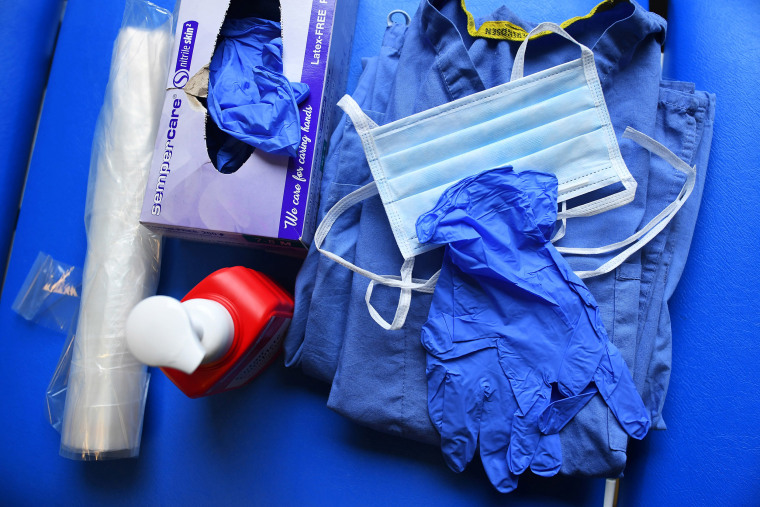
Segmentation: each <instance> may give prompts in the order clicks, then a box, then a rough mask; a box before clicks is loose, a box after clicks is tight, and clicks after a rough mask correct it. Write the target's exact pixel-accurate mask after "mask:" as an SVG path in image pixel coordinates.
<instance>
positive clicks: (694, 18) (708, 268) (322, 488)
mask: <svg viewBox="0 0 760 507" xmlns="http://www.w3.org/2000/svg"><path fill="white" fill-rule="evenodd" d="M359 2H360V3H359V14H358V16H359V17H358V20H357V29H356V32H355V34H356V35H355V41H354V47H353V54H352V58H351V69H350V73H351V80H350V81H349V89H352V88H353V86H354V85H355V83H356V79H357V78H358V75H359V69H360V60H361V57H362V56H370V55H373V54H375V53H376V52H377V49H378V45H379V42H380V38H381V37H382V33H383V31H384V29H385V23H386V15H387V13H388V11H390V10H392V9H394V8H403V9H406V10H408V12H409V13H410V14H413V12H414V10H415V9H416V6H417V3H418V2H417V1H415V0H400V1H394V2H388V1H387V0H359ZM161 3H162V4H163V5H164V6H167V7H171V2H170V1H168V0H167V1H163V2H161ZM470 3H472V5H469V6H468V7H470V8H471V10H473V11H474V13H475V14H476V16H477V15H478V13H479V12H480V13H481V14H484V13H486V12H488V11H489V10H491V9H492V8H493V7H495V6H496V5H497V4H498V3H500V2H498V1H495V0H489V1H488V2H478V3H477V5H476V3H475V2H474V0H471V2H470ZM555 3H556V4H558V5H560V6H559V7H557V9H556V11H555V13H556V17H555V16H554V14H555V13H553V14H552V16H551V17H552V18H554V19H551V20H553V21H561V20H562V19H564V18H566V17H568V16H571V15H575V14H579V13H585V12H587V11H588V10H589V9H590V8H591V7H592V6H593V4H594V1H593V0H591V1H585V0H577V1H573V2H555ZM509 5H510V6H511V7H512V8H513V9H514V10H517V11H522V12H525V16H526V17H529V18H532V19H537V18H542V17H545V16H541V15H539V14H540V13H538V12H535V11H536V10H537V9H541V8H542V7H543V8H544V9H545V10H548V9H550V8H553V7H554V6H549V5H545V4H543V3H539V2H530V1H529V0H520V1H514V2H509ZM5 7H6V6H5V4H3V9H5ZM123 7H124V3H123V1H113V2H96V1H95V0H69V3H68V7H67V12H66V15H65V18H64V23H63V27H62V30H61V34H60V36H59V40H58V46H57V48H56V55H55V60H54V62H53V68H52V72H51V77H50V86H49V89H48V92H47V96H46V99H45V108H44V110H43V115H42V120H41V124H40V129H39V133H38V136H37V141H36V146H35V150H34V155H33V157H32V163H31V168H30V174H29V180H28V182H27V186H26V191H25V195H24V203H23V206H22V211H21V214H20V217H19V224H18V231H17V237H16V241H15V244H14V249H13V253H12V257H11V264H10V268H9V272H8V276H7V279H6V282H5V290H4V292H3V295H2V302H1V303H0V353H1V354H2V357H3V368H2V369H0V384H1V385H2V386H3V388H2V390H0V407H2V411H1V414H2V415H0V418H1V419H2V426H0V427H2V431H0V499H2V500H1V501H0V503H2V504H4V505H31V504H77V505H102V504H109V505H140V504H145V505H155V504H160V505H198V504H222V505H223V504H252V505H285V506H287V505H370V506H371V505H435V506H436V507H442V506H447V505H505V504H509V505H547V506H554V505H557V506H559V505H601V502H602V491H603V488H604V483H603V481H601V480H598V479H597V480H578V479H570V478H562V477H555V478H552V479H540V478H533V477H524V478H521V482H520V488H519V489H518V490H517V491H516V492H514V493H511V494H510V496H508V497H505V496H503V495H500V494H498V493H496V492H495V491H493V489H492V487H491V486H490V484H488V480H487V479H486V477H485V474H483V473H482V470H481V469H480V465H479V464H477V463H474V464H473V465H472V466H471V467H470V468H469V469H468V470H467V471H465V472H464V473H463V474H460V475H457V474H454V473H453V472H451V471H450V470H449V469H448V468H447V467H446V465H445V463H444V462H443V459H442V458H441V456H440V450H439V449H437V448H435V447H433V446H425V445H422V444H416V443H412V442H407V441H402V440H400V439H397V438H393V437H390V436H385V435H382V434H379V433H376V432H374V431H371V430H367V429H364V428H361V427H359V426H357V425H355V424H352V423H350V422H348V421H346V420H345V419H343V418H341V417H340V416H338V415H336V414H334V413H333V412H331V411H330V410H329V409H327V408H326V407H325V400H326V397H327V387H326V386H324V385H322V384H319V383H317V382H316V381H313V380H311V379H309V378H307V377H305V376H304V375H303V374H301V373H300V372H299V371H297V370H286V369H285V368H284V367H283V366H282V365H281V364H280V363H279V362H278V363H277V364H276V365H274V366H273V367H272V368H270V369H269V370H268V371H266V372H265V373H264V374H263V375H262V376H260V377H259V378H258V379H257V380H256V381H255V382H254V383H252V384H250V385H248V386H246V387H244V388H242V389H239V390H236V391H233V392H230V393H226V394H222V395H218V396H213V397H209V398H205V399H199V400H190V399H188V398H186V397H184V395H183V394H182V393H181V392H179V390H177V389H176V388H175V387H174V386H173V385H172V384H171V383H170V382H169V381H168V379H166V378H165V377H164V376H163V375H162V374H161V373H160V372H159V371H155V372H154V375H153V378H152V380H151V388H150V394H149V396H148V406H147V409H146V419H145V426H144V431H143V442H142V449H141V453H140V457H139V458H138V459H136V460H128V461H117V462H108V463H79V462H73V461H69V460H66V459H64V458H61V457H59V456H58V447H59V444H60V438H59V435H58V434H57V433H56V432H55V431H54V430H53V429H52V428H51V427H50V426H49V424H48V423H47V419H46V413H45V404H44V393H45V388H46V386H47V384H48V381H49V379H50V376H51V375H52V372H53V369H54V367H55V364H56V362H57V360H58V355H59V353H60V350H61V347H62V345H63V338H62V337H61V335H59V334H56V333H54V332H52V331H47V330H45V329H43V328H39V327H35V326H34V325H33V324H31V323H29V322H27V321H25V320H24V319H23V318H21V317H20V316H18V315H16V314H14V313H12V312H11V310H10V305H11V303H12V301H13V298H14V297H15V294H16V291H17V290H18V288H19V287H20V286H21V283H22V282H23V279H24V277H25V276H26V273H27V272H28V270H29V268H30V267H31V265H32V263H33V261H34V259H35V257H36V255H37V253H38V252H39V251H40V250H44V251H46V252H48V253H50V254H51V255H52V256H53V257H54V258H56V259H59V260H61V261H63V262H66V263H69V264H78V265H81V264H82V262H83V260H84V255H85V237H84V220H83V213H84V197H85V189H86V179H87V171H88V167H89V160H90V144H91V141H92V133H93V130H94V126H95V120H96V117H97V114H98V111H99V108H100V105H101V103H102V99H103V92H104V90H105V84H106V80H107V76H108V68H109V60H110V55H111V48H112V43H113V40H114V38H115V36H116V32H117V30H118V27H119V24H120V20H121V14H122V10H123ZM38 15H40V14H38ZM669 17H670V25H669V33H668V43H667V55H666V59H665V75H666V76H667V77H672V78H678V79H686V80H693V81H695V82H696V83H697V87H698V88H701V89H706V90H708V91H712V92H715V93H716V94H717V95H718V113H717V120H716V126H715V137H714V139H713V151H712V157H711V161H710V167H709V170H708V176H707V184H706V187H705V192H704V202H703V206H702V208H701V210H700V216H699V220H698V223H697V230H696V233H695V236H694V242H693V244H692V249H691V256H690V259H689V261H688V263H687V265H686V271H685V273H684V276H683V279H682V281H681V284H680V286H679V288H678V290H677V291H676V294H675V296H674V300H673V304H672V316H673V333H674V345H673V346H674V353H673V354H674V357H673V375H672V378H671V384H670V390H669V394H668V400H667V402H666V404H665V416H666V418H667V420H668V427H669V429H668V430H667V431H666V432H651V434H650V435H648V436H647V437H646V438H645V439H644V441H643V442H642V443H640V444H636V445H631V448H632V449H631V452H630V454H629V456H630V459H629V466H628V469H627V471H626V476H625V477H624V478H623V479H622V480H621V486H620V499H619V505H621V506H624V505H689V506H697V505H753V504H757V502H758V500H757V498H758V493H760V436H758V431H757V428H756V421H758V420H759V419H760V406H759V404H758V395H757V393H756V389H755V388H754V384H755V383H756V381H755V378H757V377H758V374H760V341H759V340H758V337H760V326H759V324H758V322H759V319H760V317H758V308H760V296H758V294H757V289H755V285H756V281H757V280H759V279H760V272H759V268H758V264H757V262H756V260H755V259H756V256H757V247H758V246H760V243H758V235H757V232H756V231H755V224H757V223H758V219H759V218H760V216H758V215H759V214H760V209H758V207H757V205H756V197H757V196H758V195H760V188H758V185H760V183H758V178H757V175H756V172H757V168H758V167H760V150H759V149H758V142H757V139H756V137H757V136H756V134H755V130H756V128H755V127H756V123H757V118H758V112H760V111H759V105H760V96H759V94H760V87H758V86H757V81H758V78H760V67H758V65H757V58H756V55H757V54H758V50H759V49H760V35H758V33H757V32H756V31H755V30H756V27H757V26H758V22H760V9H758V8H757V6H756V5H754V4H752V3H746V2H741V3H740V2H738V1H737V0H732V1H729V2H713V3H706V2H693V1H689V0H680V1H678V2H671V4H670V7H669ZM15 22H16V21H14V20H8V19H2V20H1V21H0V30H5V29H6V28H7V27H9V26H11V25H12V24H13V23H15ZM2 143H3V148H6V147H7V143H8V139H7V138H4V139H3V140H2ZM0 170H4V168H2V169H0ZM14 215H15V212H14ZM2 216H3V218H5V216H4V215H2ZM164 254H165V255H164V264H163V272H162V277H161V284H160V287H159V291H160V292H161V293H163V294H167V295H171V296H174V297H181V296H182V295H184V293H185V292H187V291H188V290H189V289H190V288H192V287H193V286H194V285H195V284H196V283H197V282H198V281H199V280H200V279H201V278H203V277H204V276H205V275H207V274H209V273H211V272H212V271H214V270H215V269H218V268H221V267H225V266H229V265H233V264H242V265H246V266H249V267H251V268H255V269H259V270H261V271H263V272H265V273H267V274H269V275H271V276H273V277H274V278H275V279H277V280H278V281H279V282H281V283H283V284H284V285H285V286H286V287H292V285H293V280H294V278H295V271H296V269H297V266H298V262H297V261H296V260H294V259H291V258H282V257H277V256H275V255H273V254H267V253H263V252H258V251H254V250H243V249H233V248H223V247H219V246H211V245H206V244H200V243H190V242H183V241H175V240H172V241H166V243H165V250H164Z"/></svg>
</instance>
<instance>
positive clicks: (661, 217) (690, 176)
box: [557, 127, 697, 278]
mask: <svg viewBox="0 0 760 507" xmlns="http://www.w3.org/2000/svg"><path fill="white" fill-rule="evenodd" d="M623 137H625V138H628V139H631V140H632V141H634V142H635V143H637V144H638V145H639V146H641V147H642V148H644V149H646V150H647V151H649V152H650V153H652V154H654V155H657V156H659V157H660V158H662V159H663V160H665V161H666V162H668V163H669V164H670V165H671V166H673V167H674V168H675V169H677V170H678V171H681V172H682V173H684V174H686V181H685V182H684V184H683V187H682V188H681V191H680V192H679V194H678V196H677V197H676V198H675V200H674V201H673V202H671V203H670V204H668V205H667V206H666V207H665V209H663V210H662V211H661V212H660V213H659V214H658V215H657V216H656V217H654V218H653V219H652V220H650V221H649V223H647V224H646V225H645V226H644V227H643V228H642V229H641V230H639V231H638V232H636V233H635V234H633V235H631V236H629V237H628V238H626V239H624V240H623V241H618V242H617V243H613V244H611V245H605V246H601V247H596V248H569V247H558V248H557V251H558V252H560V253H561V254H576V255H595V254H600V253H608V252H613V251H615V250H619V249H621V248H623V247H625V246H628V245H630V246H628V248H626V249H625V250H623V251H622V252H620V253H619V254H617V255H616V256H615V257H613V258H612V259H610V260H609V261H607V262H605V263H604V264H602V265H601V266H599V267H598V268H597V269H595V270H593V271H576V273H575V274H576V275H578V277H579V278H591V277H594V276H599V275H603V274H605V273H609V272H610V271H612V270H613V269H615V268H617V267H618V266H620V265H621V264H622V263H623V262H625V260H626V259H628V257H630V256H631V255H633V254H634V253H635V252H637V251H638V250H640V249H642V248H643V247H644V246H645V245H646V244H647V243H649V242H650V241H651V240H652V239H653V238H654V237H655V236H657V234H659V233H660V232H661V231H662V230H663V229H664V228H665V227H666V226H667V225H668V224H669V223H670V221H671V220H672V219H673V217H674V216H675V215H676V213H678V210H680V209H681V207H682V206H683V205H684V203H685V202H686V200H687V199H688V198H689V196H690V195H691V193H692V191H693V190H694V185H695V183H696V179H697V168H696V166H694V167H691V166H689V164H687V163H686V162H684V161H683V160H681V159H680V158H678V157H677V156H676V155H675V154H674V153H673V152H672V151H670V150H669V149H668V148H666V147H665V146H663V145H662V144H660V143H658V142H657V141H655V140H654V139H652V138H651V137H649V136H647V135H646V134H643V133H642V132H639V131H638V130H635V129H632V128H631V127H628V128H626V129H625V132H624V133H623Z"/></svg>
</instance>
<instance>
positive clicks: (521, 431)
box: [508, 396, 546, 475]
mask: <svg viewBox="0 0 760 507" xmlns="http://www.w3.org/2000/svg"><path fill="white" fill-rule="evenodd" d="M545 400H546V399H545V397H543V396H539V398H538V400H536V402H535V403H534V404H533V406H532V407H531V408H530V410H529V411H528V412H527V413H526V414H525V415H523V414H522V413H521V412H520V411H519V410H518V411H517V412H515V415H514V418H513V419H512V435H511V436H510V441H509V454H508V462H509V469H510V470H511V471H512V473H514V474H517V475H520V474H521V473H523V472H524V471H525V470H527V469H528V467H529V466H530V462H531V461H532V460H533V456H534V455H535V453H536V449H538V445H539V441H540V438H541V432H540V431H539V428H538V419H539V416H540V415H541V413H542V412H543V411H544V409H545V408H546V402H545Z"/></svg>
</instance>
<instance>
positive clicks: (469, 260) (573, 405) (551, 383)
mask: <svg viewBox="0 0 760 507" xmlns="http://www.w3.org/2000/svg"><path fill="white" fill-rule="evenodd" d="M556 199H557V181H556V178H555V177H554V176H552V175H548V174H543V173H537V172H533V171H523V172H521V173H519V174H518V173H515V172H514V171H513V170H512V169H511V168H510V167H506V168H501V169H494V170H491V171H486V172H483V173H481V174H479V175H476V176H472V177H470V178H465V179H464V180H462V181H460V182H459V183H457V184H455V185H452V186H451V187H450V188H449V189H447V190H446V192H444V194H443V195H442V196H441V198H440V199H439V201H438V204H437V205H436V207H435V208H434V209H433V210H431V211H429V212H428V213H425V214H423V215H422V216H421V217H420V218H419V219H418V221H417V234H418V237H419V239H420V241H422V242H429V241H432V242H434V243H438V244H447V247H446V255H445V257H444V265H443V268H442V272H441V279H443V278H444V273H446V272H450V273H451V275H450V276H451V279H452V283H451V286H450V287H446V288H444V287H440V289H441V290H439V287H438V286H437V287H436V291H435V294H434V296H433V305H432V306H431V311H430V314H429V320H428V322H427V323H426V324H425V327H424V328H423V329H424V330H423V345H425V343H431V342H445V341H446V340H449V341H453V342H457V343H465V344H468V345H469V346H470V347H472V346H474V345H475V344H476V343H478V342H479V341H482V340H483V339H485V338H490V339H492V340H493V341H494V342H495V343H496V348H497V350H498V356H499V358H498V360H499V363H500V365H501V369H502V372H503V374H504V375H505V376H506V377H507V379H508V380H509V382H510V385H511V388H512V393H513V395H514V398H515V401H516V404H517V410H516V412H515V414H514V417H512V418H507V419H506V421H505V423H506V424H510V425H511V433H510V441H509V444H508V447H509V450H508V452H507V453H506V455H505V456H504V459H506V460H507V463H508V465H509V469H510V471H511V472H512V473H513V474H520V473H522V472H523V471H525V470H526V469H527V468H528V466H530V465H531V462H532V461H533V460H534V456H537V449H539V446H540V445H542V442H543V441H544V440H545V438H543V437H542V435H541V431H543V432H544V433H545V434H556V433H557V432H558V431H559V430H560V429H561V428H562V427H563V426H564V425H565V424H566V423H567V422H568V421H569V420H570V419H572V417H573V416H574V415H575V414H576V413H577V412H578V411H579V410H580V409H581V408H582V407H583V406H584V405H585V404H586V403H587V402H588V401H589V400H590V399H591V397H592V396H593V395H594V394H595V393H596V392H597V390H598V391H599V392H600V393H601V394H602V396H603V397H604V399H605V401H606V402H607V404H608V406H609V407H610V409H611V410H612V412H613V413H614V414H615V416H616V417H617V419H618V420H619V421H620V423H621V425H622V426H623V428H624V429H625V430H626V432H628V434H629V435H631V436H633V437H634V438H642V437H643V436H644V435H645V434H646V432H647V430H648V428H649V416H648V414H647V411H646V409H645V407H644V404H643V403H642V401H641V398H640V396H639V395H638V393H637V392H636V389H635V387H634V384H633V380H632V379H631V375H630V372H629V371H628V368H627V366H626V365H625V362H624V361H623V360H622V358H621V356H620V354H619V352H618V351H617V349H616V348H615V347H614V346H613V345H612V344H611V343H609V341H608V339H607V334H606V332H605V330H604V326H603V324H602V322H601V318H600V316H599V312H598V308H597V305H596V302H595V301H594V299H593V297H592V296H591V294H590V293H589V292H588V290H587V289H586V287H585V286H584V285H583V283H582V282H581V281H580V279H578V278H577V276H576V275H575V274H574V273H573V272H572V270H571V269H570V268H569V266H568V265H567V263H566V262H565V260H564V259H563V258H562V256H561V255H559V254H558V253H557V252H556V250H555V249H554V247H553V246H552V245H551V243H550V242H549V240H548V238H549V236H550V234H551V230H552V224H553V223H554V221H555V219H556ZM439 283H440V281H439ZM439 300H446V302H439ZM441 308H442V309H443V311H441V310H439V309H441ZM426 333H428V334H429V335H433V336H432V337H427V338H426V337H425V334H426ZM442 335H446V336H442ZM426 348H428V345H426ZM476 348H479V347H477V346H476ZM428 351H429V352H430V349H429V348H428ZM429 388H430V385H429ZM539 424H540V426H539ZM555 456H556V454H555Z"/></svg>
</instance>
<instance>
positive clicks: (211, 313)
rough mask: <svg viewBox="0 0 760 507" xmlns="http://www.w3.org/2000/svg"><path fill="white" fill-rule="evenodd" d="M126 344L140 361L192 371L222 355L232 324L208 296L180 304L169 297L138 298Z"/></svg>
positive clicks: (231, 330)
mask: <svg viewBox="0 0 760 507" xmlns="http://www.w3.org/2000/svg"><path fill="white" fill-rule="evenodd" d="M126 332H127V346H128V347H129V350H130V352H132V355H134V356H135V357H136V358H137V359H138V360H139V361H141V362H143V363H145V364H147V365H150V366H166V367H169V368H175V369H177V370H180V371H183V372H185V373H187V374H191V373H193V372H194V371H195V370H196V369H197V368H198V366H200V365H201V364H202V363H210V362H213V361H215V360H217V359H219V358H221V357H222V356H223V355H224V354H225V353H226V352H227V351H228V350H229V348H230V346H231V345H232V341H233V339H234V336H235V324H234V323H233V321H232V316H231V315H230V313H229V312H228V311H227V309H226V308H224V306H222V305H221V304H219V303H217V302H216V301H211V300H210V299H190V300H188V301H185V302H184V303H180V302H179V301H177V300H176V299H174V298H171V297H168V296H153V297H149V298H147V299H144V300H142V301H140V302H139V303H138V304H137V305H136V306H135V307H134V308H133V309H132V311H131V312H130V314H129V317H128V318H127V326H126Z"/></svg>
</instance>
